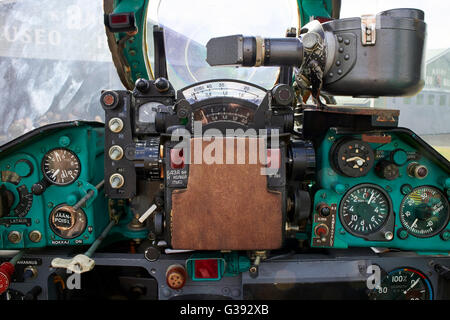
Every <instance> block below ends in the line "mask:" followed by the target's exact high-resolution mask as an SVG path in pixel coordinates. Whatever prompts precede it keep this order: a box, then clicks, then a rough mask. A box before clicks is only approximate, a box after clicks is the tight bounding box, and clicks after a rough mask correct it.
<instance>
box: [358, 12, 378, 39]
mask: <svg viewBox="0 0 450 320" xmlns="http://www.w3.org/2000/svg"><path fill="white" fill-rule="evenodd" d="M376 24H377V17H376V16H375V15H373V14H365V15H362V16H361V42H362V45H363V46H373V45H375V41H376Z"/></svg>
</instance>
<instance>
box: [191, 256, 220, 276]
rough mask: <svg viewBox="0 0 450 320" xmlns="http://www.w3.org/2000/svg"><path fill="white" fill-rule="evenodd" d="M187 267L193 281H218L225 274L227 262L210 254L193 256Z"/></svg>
mask: <svg viewBox="0 0 450 320" xmlns="http://www.w3.org/2000/svg"><path fill="white" fill-rule="evenodd" d="M186 267H187V272H188V274H189V276H190V277H191V278H192V280H193V281H218V280H220V279H222V277H223V275H224V273H225V260H224V259H223V258H220V257H214V255H213V256H211V255H208V254H206V255H204V254H203V255H202V254H200V255H193V256H192V257H191V258H190V259H188V260H187V262H186Z"/></svg>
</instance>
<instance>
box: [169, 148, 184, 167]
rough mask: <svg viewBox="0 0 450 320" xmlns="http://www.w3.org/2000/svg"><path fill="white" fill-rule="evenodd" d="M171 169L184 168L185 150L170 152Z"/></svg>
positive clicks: (172, 150)
mask: <svg viewBox="0 0 450 320" xmlns="http://www.w3.org/2000/svg"><path fill="white" fill-rule="evenodd" d="M170 167H171V168H172V169H183V168H184V155H183V149H171V150H170Z"/></svg>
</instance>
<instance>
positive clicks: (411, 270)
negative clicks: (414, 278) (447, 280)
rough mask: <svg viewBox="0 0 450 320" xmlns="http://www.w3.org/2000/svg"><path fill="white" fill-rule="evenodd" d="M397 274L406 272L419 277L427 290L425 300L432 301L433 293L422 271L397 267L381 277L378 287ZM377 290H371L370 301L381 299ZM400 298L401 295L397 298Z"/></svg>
mask: <svg viewBox="0 0 450 320" xmlns="http://www.w3.org/2000/svg"><path fill="white" fill-rule="evenodd" d="M399 272H408V273H414V274H417V275H419V277H420V278H421V279H422V282H423V283H424V288H425V289H428V291H427V296H426V298H425V300H433V296H434V291H433V285H432V284H431V281H430V279H429V278H428V277H427V276H426V275H425V274H424V273H423V272H422V271H420V270H417V269H415V268H411V267H399V268H396V269H393V270H391V271H390V272H388V273H384V276H383V278H382V279H381V282H380V286H381V285H382V284H383V282H384V281H386V280H388V279H389V277H392V276H393V275H395V274H396V273H399ZM389 283H390V284H391V285H392V283H391V282H389ZM377 290H378V289H377V288H375V289H373V290H372V291H370V292H369V298H370V299H372V300H377V299H375V298H376V297H382V296H380V295H382V294H380V293H379V292H378V291H377ZM401 296H403V295H400V296H398V297H401ZM380 300H387V299H380ZM393 300H395V299H393Z"/></svg>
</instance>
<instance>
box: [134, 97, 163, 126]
mask: <svg viewBox="0 0 450 320" xmlns="http://www.w3.org/2000/svg"><path fill="white" fill-rule="evenodd" d="M160 105H161V103H159V102H148V103H145V104H143V105H141V106H140V107H139V111H138V113H139V116H138V120H139V122H142V123H155V116H156V113H157V111H158V106H160Z"/></svg>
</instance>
